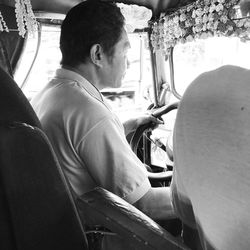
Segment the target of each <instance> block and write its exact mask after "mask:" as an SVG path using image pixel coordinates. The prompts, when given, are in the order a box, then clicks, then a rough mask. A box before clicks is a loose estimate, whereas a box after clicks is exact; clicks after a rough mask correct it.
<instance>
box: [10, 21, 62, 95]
mask: <svg viewBox="0 0 250 250" xmlns="http://www.w3.org/2000/svg"><path fill="white" fill-rule="evenodd" d="M40 36H41V38H40V39H39V34H32V35H29V37H28V39H27V42H26V46H25V49H24V51H23V54H22V58H21V59H20V62H19V66H18V68H17V70H16V73H15V80H16V82H17V83H18V85H19V86H20V87H21V88H22V90H23V92H24V94H25V95H26V97H27V98H28V99H29V100H30V99H31V98H32V97H33V96H34V95H35V94H36V93H37V92H38V91H39V90H41V89H42V88H43V87H44V86H45V84H46V83H47V82H48V81H49V79H50V78H51V77H53V75H54V73H55V70H56V69H57V68H58V67H59V65H60V60H61V52H60V49H59V38H60V28H59V26H56V25H54V26H52V25H45V24H42V25H41V33H40ZM39 40H40V44H39ZM36 53H37V55H36Z"/></svg>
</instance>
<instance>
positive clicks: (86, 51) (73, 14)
mask: <svg viewBox="0 0 250 250" xmlns="http://www.w3.org/2000/svg"><path fill="white" fill-rule="evenodd" d="M123 27H124V17H123V15H122V14H121V12H120V9H119V8H118V7H117V6H116V5H115V4H112V3H107V2H102V1H96V0H88V1H84V2H82V3H80V4H78V5H77V6H75V7H73V8H72V9H71V10H70V11H69V12H68V14H67V16H66V18H65V20H64V21H63V23H62V28H61V38H60V49H61V52H62V61H61V64H62V65H63V66H71V67H74V66H77V65H78V64H80V63H85V62H86V60H87V59H88V58H89V57H90V56H91V55H90V53H91V52H90V51H91V48H92V46H93V45H95V44H98V45H100V46H101V49H102V50H103V52H104V53H105V54H106V55H107V56H109V57H112V55H113V53H114V46H115V45H116V43H117V42H118V41H119V40H120V38H121V36H122V33H123Z"/></svg>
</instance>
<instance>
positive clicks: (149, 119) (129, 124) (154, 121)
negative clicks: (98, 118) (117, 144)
mask: <svg viewBox="0 0 250 250" xmlns="http://www.w3.org/2000/svg"><path fill="white" fill-rule="evenodd" d="M163 123H164V122H163V120H161V119H159V118H156V117H154V116H153V115H151V114H144V115H142V116H140V117H136V118H132V119H129V120H127V121H125V122H124V123H123V126H124V129H125V134H126V135H128V134H130V133H131V132H134V131H135V130H136V129H137V128H138V127H139V126H141V125H144V124H150V127H152V129H153V128H155V127H157V126H158V125H159V124H163Z"/></svg>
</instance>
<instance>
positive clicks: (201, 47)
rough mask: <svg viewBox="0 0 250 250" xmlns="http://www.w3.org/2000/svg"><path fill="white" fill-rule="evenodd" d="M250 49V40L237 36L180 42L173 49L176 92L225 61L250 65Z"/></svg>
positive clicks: (249, 66) (239, 64)
mask: <svg viewBox="0 0 250 250" xmlns="http://www.w3.org/2000/svg"><path fill="white" fill-rule="evenodd" d="M249 53H250V44H249V42H242V41H240V39H239V38H236V37H235V38H228V37H212V38H207V39H205V40H196V41H193V42H189V43H186V44H179V45H177V46H176V47H175V48H174V53H173V61H174V80H175V88H176V90H177V92H178V93H179V94H180V95H183V93H184V91H185V89H186V88H187V86H188V85H189V84H190V83H191V82H192V81H193V80H194V79H195V78H196V77H197V76H198V75H199V74H201V73H203V72H206V71H209V70H213V69H215V68H218V67H220V66H223V65H226V64H231V65H237V66H241V67H245V68H250V60H249V58H248V56H247V55H249Z"/></svg>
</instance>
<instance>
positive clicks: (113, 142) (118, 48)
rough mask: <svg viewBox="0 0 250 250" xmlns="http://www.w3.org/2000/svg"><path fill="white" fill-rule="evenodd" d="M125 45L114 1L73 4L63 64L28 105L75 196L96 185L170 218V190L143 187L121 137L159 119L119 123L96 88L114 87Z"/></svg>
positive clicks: (143, 176)
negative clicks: (33, 112)
mask: <svg viewBox="0 0 250 250" xmlns="http://www.w3.org/2000/svg"><path fill="white" fill-rule="evenodd" d="M129 47H130V43H129V40H128V36H127V33H126V31H125V29H124V17H123V16H122V14H121V12H120V9H119V8H118V7H117V6H116V5H114V4H111V3H106V2H102V1H93V0H91V1H85V2H82V3H80V4H79V5H77V6H75V7H74V8H72V9H71V10H70V11H69V13H68V14H67V16H66V18H65V20H64V22H63V24H62V27H61V38H60V49H61V52H62V61H61V65H62V68H60V69H58V70H57V72H56V76H55V77H54V78H53V79H52V80H51V81H50V82H49V83H48V85H47V86H46V87H45V88H44V89H43V90H42V91H41V92H40V93H39V94H38V95H37V96H36V97H35V98H34V99H33V100H32V105H33V107H34V109H35V111H36V112H37V115H38V117H39V118H40V120H41V123H42V125H43V127H44V129H45V131H46V133H47V135H48V137H49V139H50V141H51V143H52V145H53V148H54V150H55V152H56V155H57V157H58V159H59V162H60V164H61V166H62V167H63V169H64V172H65V174H66V176H67V178H68V180H69V182H70V184H71V186H72V188H73V190H74V192H75V193H76V194H77V195H81V194H83V193H85V192H87V191H89V190H91V189H93V188H94V187H96V186H101V187H103V188H105V189H108V190H109V191H111V192H113V193H115V194H117V195H118V196H120V197H122V198H123V199H125V200H126V201H128V202H130V203H131V204H134V205H135V206H136V207H137V208H139V209H141V210H142V211H143V212H144V213H146V214H148V215H149V216H151V217H152V218H153V219H162V218H169V217H171V216H174V214H173V209H172V205H171V202H170V192H169V188H167V187H161V188H152V187H151V186H150V183H149V180H148V178H147V172H146V170H145V167H144V165H143V164H142V163H141V162H140V160H139V159H138V158H137V156H136V155H135V154H134V153H133V152H132V150H131V149H130V146H129V144H128V143H127V140H126V137H125V134H128V133H129V132H131V131H133V130H135V129H136V128H137V127H138V126H139V125H141V124H143V123H146V122H154V123H159V120H157V119H155V118H154V117H152V116H145V117H142V118H140V119H135V120H129V121H128V122H126V123H125V124H124V127H123V126H122V124H121V123H120V121H119V120H118V118H117V117H116V115H115V114H114V113H113V112H112V110H111V108H110V107H109V105H108V104H107V103H106V101H105V99H104V97H103V96H102V94H101V93H100V92H99V91H100V90H101V89H103V88H105V87H120V86H121V81H122V78H123V76H124V74H125V71H126V67H127V51H128V49H129ZM124 131H125V133H124Z"/></svg>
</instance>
